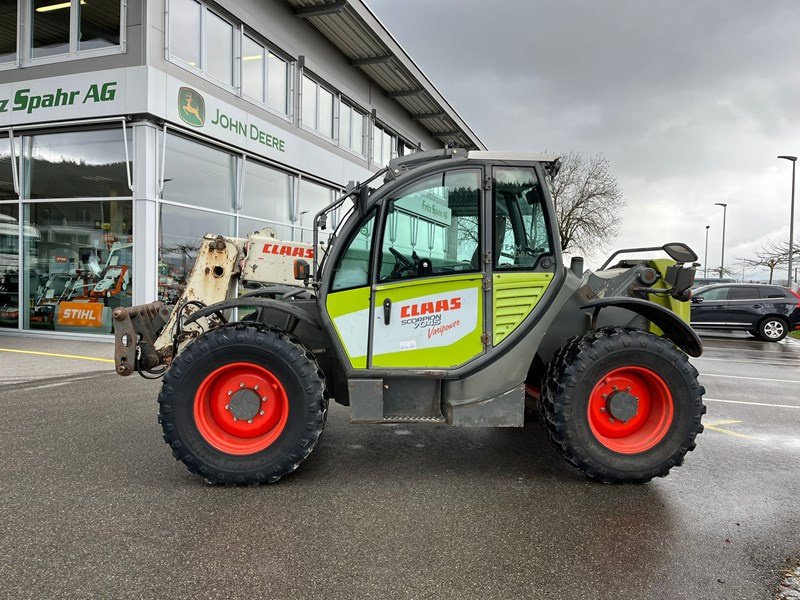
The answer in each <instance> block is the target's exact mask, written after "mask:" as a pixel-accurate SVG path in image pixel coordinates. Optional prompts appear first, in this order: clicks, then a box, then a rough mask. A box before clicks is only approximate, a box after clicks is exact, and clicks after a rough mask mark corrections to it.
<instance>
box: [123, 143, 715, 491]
mask: <svg viewBox="0 0 800 600" xmlns="http://www.w3.org/2000/svg"><path fill="white" fill-rule="evenodd" d="M558 167H559V160H558V157H556V156H549V155H533V154H515V153H513V154H512V153H502V152H484V151H465V150H463V149H458V148H448V149H445V150H439V151H431V152H421V153H417V154H412V155H410V156H404V157H401V158H397V159H395V160H392V161H391V162H390V163H389V166H388V167H387V168H386V169H384V170H382V171H380V172H378V173H377V174H376V175H375V176H374V177H372V178H371V179H369V180H368V181H366V182H364V183H361V184H354V185H351V186H350V188H349V189H348V191H347V193H346V194H345V195H344V196H342V197H341V198H339V199H338V200H337V201H336V202H334V203H333V204H331V205H330V206H328V207H326V208H325V209H323V210H321V211H320V212H319V213H317V214H316V215H315V218H314V232H315V234H314V243H313V244H303V243H297V242H287V241H280V240H277V239H275V238H274V234H272V235H271V232H269V231H261V232H256V233H254V234H251V235H250V236H248V238H247V239H237V238H230V237H223V236H217V235H212V234H209V235H206V236H205V237H204V239H203V240H202V245H201V247H200V250H199V252H198V255H197V259H196V262H195V265H194V267H193V269H192V272H191V274H190V276H189V278H188V281H187V283H186V288H185V290H184V291H183V294H182V296H181V297H180V298H179V299H178V301H177V303H176V305H175V306H174V307H168V306H165V305H163V304H162V303H160V302H153V303H151V304H146V305H141V306H134V307H131V308H117V309H115V311H114V313H113V318H114V324H115V335H116V356H115V361H116V369H117V372H118V373H119V374H120V375H130V374H131V373H133V372H134V371H138V372H139V373H140V374H141V375H143V376H145V377H151V378H152V377H160V376H163V378H164V381H163V387H162V390H161V393H160V395H159V399H158V402H159V405H160V411H159V422H160V423H161V426H162V428H163V435H164V440H165V441H166V442H167V443H168V444H169V445H170V446H171V448H172V452H173V454H174V456H175V457H176V458H177V459H179V460H181V461H183V462H184V463H185V464H186V466H187V467H188V469H189V470H190V471H191V472H193V473H197V474H198V475H200V476H202V477H204V478H205V479H206V480H208V481H209V482H218V483H231V484H257V483H261V482H274V481H277V480H278V479H280V477H282V476H283V475H286V474H287V473H290V472H292V471H294V470H295V469H296V468H297V467H298V466H299V465H300V463H301V462H303V460H304V459H306V458H307V457H308V455H309V454H310V453H311V451H312V450H313V449H314V447H315V445H316V444H317V441H318V439H319V436H320V434H321V433H322V429H323V426H324V424H325V416H326V411H327V408H328V401H329V399H330V398H333V399H334V400H335V401H336V402H339V403H340V404H343V405H346V406H349V409H350V419H351V421H352V422H354V423H430V424H447V425H456V426H480V427H522V426H523V425H524V423H525V420H526V409H527V411H528V412H531V411H538V414H539V418H540V421H541V423H542V424H543V425H544V426H545V429H546V430H547V433H548V435H549V437H550V439H551V440H552V442H553V444H554V445H555V447H556V448H557V450H558V452H559V453H560V454H561V455H562V456H563V457H564V458H565V459H567V460H568V461H569V462H570V463H572V464H573V465H575V466H576V467H578V468H579V469H580V470H581V471H583V472H584V473H585V474H586V475H588V476H589V477H591V478H593V479H596V480H599V481H602V482H606V483H612V482H646V481H649V480H650V479H651V478H653V477H656V476H659V477H661V476H665V475H667V473H668V472H669V471H670V469H671V468H673V467H676V466H679V465H680V464H682V463H683V460H684V455H685V454H686V453H687V452H688V451H689V450H692V449H694V447H695V437H696V436H697V434H698V433H700V432H701V431H702V430H703V426H702V424H701V418H702V415H703V414H704V413H705V406H704V405H703V402H702V396H703V394H704V393H705V390H704V389H703V387H702V386H701V385H700V384H699V383H698V380H697V371H696V370H695V368H694V367H693V366H692V365H691V364H690V363H689V361H688V357H687V355H689V356H699V355H700V354H701V353H702V344H701V342H700V339H699V338H698V336H697V335H696V334H695V332H694V331H693V330H692V329H691V328H690V327H689V325H688V324H687V321H688V316H689V304H688V301H689V300H690V297H691V292H690V291H689V290H690V288H691V286H692V282H693V280H694V273H695V268H696V266H697V265H696V263H695V261H696V260H697V255H696V254H695V253H694V252H693V251H692V250H691V249H690V248H689V247H688V246H686V245H684V244H681V243H669V244H666V245H664V246H662V247H651V248H633V249H627V250H624V251H618V252H616V253H614V254H613V255H612V256H611V258H609V260H608V261H606V263H605V264H604V265H603V266H602V268H601V269H599V270H598V271H596V272H590V271H586V272H584V269H583V260H582V259H580V258H573V259H572V261H571V264H570V266H569V267H567V266H565V265H564V263H563V259H562V254H561V245H560V243H559V239H558V228H557V226H556V217H555V210H554V206H553V200H552V198H551V196H550V193H549V190H548V185H547V183H546V182H547V177H548V175H550V176H554V175H555V174H556V173H557V171H558ZM380 177H383V180H384V181H383V184H382V185H380V186H377V187H375V188H373V187H371V185H370V184H371V183H372V182H373V181H375V180H377V179H379V178H380ZM329 225H330V226H331V229H332V233H328V234H326V233H325V232H326V231H329V230H328V226H329ZM621 253H624V254H625V255H626V256H630V255H631V254H634V253H639V254H640V255H642V254H644V256H645V258H635V257H634V258H630V257H629V258H623V259H620V258H618V257H619V256H620V254H621ZM663 254H666V256H668V257H669V258H656V257H655V256H657V255H663ZM612 263H613V264H612ZM240 286H241V288H240ZM254 287H255V289H253V288H254ZM239 289H241V290H242V292H243V293H241V294H239V293H238V290H239Z"/></svg>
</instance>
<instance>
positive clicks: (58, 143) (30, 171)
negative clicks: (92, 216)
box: [0, 128, 132, 200]
mask: <svg viewBox="0 0 800 600" xmlns="http://www.w3.org/2000/svg"><path fill="white" fill-rule="evenodd" d="M125 135H126V138H123V137H122V132H121V130H120V129H117V128H114V129H101V130H96V131H75V132H67V133H45V134H36V135H33V136H26V137H24V138H23V139H22V157H21V158H22V165H23V169H22V171H23V177H22V182H23V183H22V195H23V198H25V199H31V200H38V199H46V198H87V197H91V198H117V197H124V196H130V195H131V190H130V188H129V187H128V181H129V174H130V172H131V169H132V164H131V163H130V162H126V160H125V153H126V152H125V143H127V144H128V151H129V152H128V155H129V156H130V144H131V131H130V129H126V133H125ZM123 140H124V141H123ZM0 179H2V177H0ZM0 185H1V184H0Z"/></svg>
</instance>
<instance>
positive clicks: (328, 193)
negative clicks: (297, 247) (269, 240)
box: [294, 179, 336, 244]
mask: <svg viewBox="0 0 800 600" xmlns="http://www.w3.org/2000/svg"><path fill="white" fill-rule="evenodd" d="M299 196H300V198H299V210H298V219H297V229H298V231H299V234H295V237H294V239H295V240H297V241H300V242H306V243H309V244H310V243H312V242H313V241H314V230H313V226H314V225H313V223H314V215H316V214H317V213H318V212H319V211H321V210H322V209H323V208H325V207H326V206H328V204H330V203H331V202H333V200H334V199H335V197H336V193H335V191H334V190H332V189H331V188H329V187H325V186H323V185H320V184H318V183H314V182H313V181H309V180H307V179H302V180H300V194H299ZM330 225H331V226H333V225H334V223H331V224H330Z"/></svg>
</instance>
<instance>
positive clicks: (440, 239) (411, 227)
mask: <svg viewBox="0 0 800 600" xmlns="http://www.w3.org/2000/svg"><path fill="white" fill-rule="evenodd" d="M480 180H481V177H480V171H479V170H477V169H475V170H469V169H465V170H457V171H446V172H444V173H437V174H436V175H431V176H429V177H426V178H425V179H423V180H421V181H418V182H417V183H415V184H412V185H411V186H410V187H408V188H406V189H405V190H403V191H402V192H401V193H400V195H399V196H398V197H397V198H395V199H394V200H392V202H391V204H390V206H389V210H388V214H387V217H386V221H385V222H384V231H383V238H382V239H383V243H382V247H381V264H380V273H379V276H378V280H379V281H394V280H399V279H409V278H414V277H425V276H433V275H446V274H452V273H466V272H470V271H478V270H480V250H479V249H480V243H479V240H480V218H479V210H478V208H479V204H480Z"/></svg>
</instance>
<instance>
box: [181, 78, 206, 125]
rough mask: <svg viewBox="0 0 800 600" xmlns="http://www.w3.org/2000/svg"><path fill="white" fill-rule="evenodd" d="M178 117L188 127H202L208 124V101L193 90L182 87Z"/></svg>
mask: <svg viewBox="0 0 800 600" xmlns="http://www.w3.org/2000/svg"><path fill="white" fill-rule="evenodd" d="M178 115H180V117H181V119H183V122H184V123H186V124H187V125H191V126H192V127H202V126H203V125H205V124H206V101H205V100H203V97H202V96H201V95H200V94H199V93H198V92H196V91H194V90H193V89H192V88H188V87H182V88H181V89H179V90H178Z"/></svg>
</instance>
